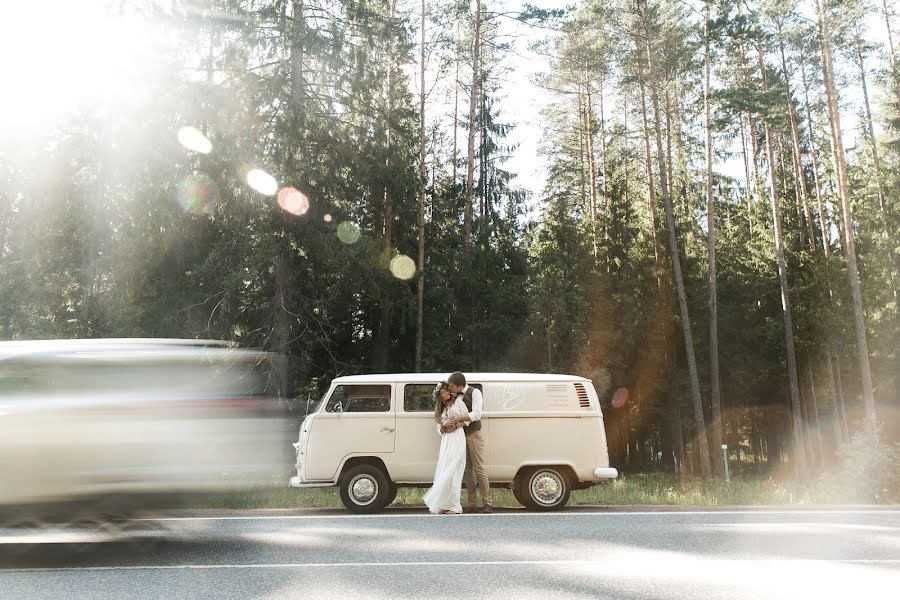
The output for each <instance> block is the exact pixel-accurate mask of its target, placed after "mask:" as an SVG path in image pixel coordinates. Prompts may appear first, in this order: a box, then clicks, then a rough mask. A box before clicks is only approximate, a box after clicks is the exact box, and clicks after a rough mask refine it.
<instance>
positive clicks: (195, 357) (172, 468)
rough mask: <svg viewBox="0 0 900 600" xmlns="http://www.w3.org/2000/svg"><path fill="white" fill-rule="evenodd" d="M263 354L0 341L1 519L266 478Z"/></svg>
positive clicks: (277, 429) (269, 453)
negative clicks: (14, 515)
mask: <svg viewBox="0 0 900 600" xmlns="http://www.w3.org/2000/svg"><path fill="white" fill-rule="evenodd" d="M267 364H268V355H267V354H266V353H263V352H259V351H253V350H240V349H236V348H231V347H228V344H227V343H225V342H215V341H198V340H170V339H98V340H49V341H25V342H3V343H0V519H2V517H3V516H7V517H8V516H10V515H13V514H22V513H25V514H28V515H30V516H32V517H35V518H43V517H45V516H50V515H55V516H62V517H64V518H65V517H67V516H72V515H75V514H78V515H82V516H85V515H87V516H90V515H93V516H98V515H108V516H110V517H125V516H128V515H130V514H134V513H136V512H140V511H142V510H146V509H153V508H158V507H170V506H177V505H178V504H179V503H180V502H183V501H185V498H187V497H191V498H193V495H194V494H206V493H220V492H223V491H232V490H239V489H245V488H250V487H255V486H259V485H272V484H273V482H274V481H276V480H277V479H279V478H281V477H282V476H283V473H284V471H285V461H284V452H283V449H282V448H283V445H284V440H285V437H284V436H283V435H282V434H283V432H284V431H285V427H284V423H283V420H282V415H281V412H280V411H279V410H278V407H277V404H276V403H275V402H274V401H273V400H272V399H271V398H267V397H266V396H265V395H264V392H265V384H266V380H265V376H264V375H265V374H264V370H265V369H266V367H267Z"/></svg>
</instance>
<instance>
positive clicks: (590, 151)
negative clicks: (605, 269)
mask: <svg viewBox="0 0 900 600" xmlns="http://www.w3.org/2000/svg"><path fill="white" fill-rule="evenodd" d="M584 90H585V104H584V123H585V129H586V143H587V164H588V171H589V174H588V185H589V186H590V190H589V191H588V195H589V198H590V206H591V242H592V243H593V245H594V265H596V264H597V262H598V261H599V260H600V254H599V248H598V246H597V164H596V162H595V161H596V157H595V156H594V110H593V104H594V99H593V97H592V95H591V82H590V80H588V79H587V76H586V75H585V84H584Z"/></svg>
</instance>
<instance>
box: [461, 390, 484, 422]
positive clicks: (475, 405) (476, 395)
mask: <svg viewBox="0 0 900 600" xmlns="http://www.w3.org/2000/svg"><path fill="white" fill-rule="evenodd" d="M467 391H469V386H468V385H466V387H464V388H463V391H462V393H463V395H465V394H466V392H467ZM482 410H484V396H483V395H482V394H481V390H479V389H478V388H473V389H472V410H470V411H469V423H474V422H475V421H480V420H481V411H482ZM469 423H466V425H468V424H469Z"/></svg>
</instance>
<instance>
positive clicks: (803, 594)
mask: <svg viewBox="0 0 900 600" xmlns="http://www.w3.org/2000/svg"><path fill="white" fill-rule="evenodd" d="M140 527H141V528H142V529H145V530H146V531H145V532H143V533H140V534H137V535H132V536H130V537H127V538H122V537H113V538H110V537H109V536H104V535H100V534H97V533H95V532H91V533H84V532H80V531H77V530H75V531H72V530H69V531H57V532H54V531H50V532H41V533H36V532H29V531H28V530H6V531H5V532H3V533H2V534H0V597H3V598H16V599H22V600H28V599H33V598H52V599H53V600H59V599H60V598H66V599H71V598H97V599H106V598H109V599H115V600H120V599H127V598H139V599H141V600H146V599H148V598H165V599H167V600H176V599H182V598H216V599H230V598H234V599H242V600H243V599H251V598H252V599H270V598H271V599H276V598H278V599H282V598H342V599H343V598H426V597H427V598H454V599H459V598H510V599H513V598H516V599H517V598H538V597H539V598H542V599H574V598H592V599H593V598H617V599H625V600H638V599H641V600H645V599H646V600H649V599H657V598H658V599H666V600H672V599H681V598H684V599H690V600H698V599H706V598H722V599H727V600H739V599H744V598H760V599H762V598H765V599H767V600H768V599H772V598H791V599H798V598H815V599H817V600H818V599H822V598H841V600H847V599H848V598H851V599H864V598H882V597H884V598H886V597H898V596H897V593H898V590H900V509H874V510H871V509H840V510H834V509H822V510H801V511H797V510H739V509H736V510H715V511H706V510H699V511H683V510H678V511H658V510H640V509H637V510H625V511H622V510H617V511H612V510H610V509H602V508H594V509H567V510H565V511H562V512H559V513H551V514H547V513H527V512H524V511H508V512H498V513H495V514H493V515H462V516H449V517H448V516H431V515H428V514H425V513H423V512H422V511H420V510H417V511H411V510H403V509H400V510H391V511H389V512H388V513H386V514H383V515H377V516H353V515H349V514H346V513H341V512H335V511H296V512H294V513H292V514H267V513H260V512H247V513H229V514H223V515H217V516H201V517H188V518H184V517H172V518H168V519H161V520H153V521H145V522H143V523H141V524H140Z"/></svg>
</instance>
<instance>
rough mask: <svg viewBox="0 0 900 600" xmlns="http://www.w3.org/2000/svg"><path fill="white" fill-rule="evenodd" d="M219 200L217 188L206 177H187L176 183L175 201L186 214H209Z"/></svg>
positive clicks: (197, 175)
mask: <svg viewBox="0 0 900 600" xmlns="http://www.w3.org/2000/svg"><path fill="white" fill-rule="evenodd" d="M218 198H219V187H218V186H217V185H216V182H214V181H213V180H212V179H210V178H209V177H208V176H207V175H204V174H202V173H198V174H195V175H189V176H187V177H185V178H184V179H182V180H181V181H180V182H178V188H177V191H176V200H177V201H178V204H179V205H180V206H181V208H182V209H184V210H185V211H187V212H190V213H194V214H209V213H211V212H212V211H213V208H215V206H216V201H217V200H218Z"/></svg>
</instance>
